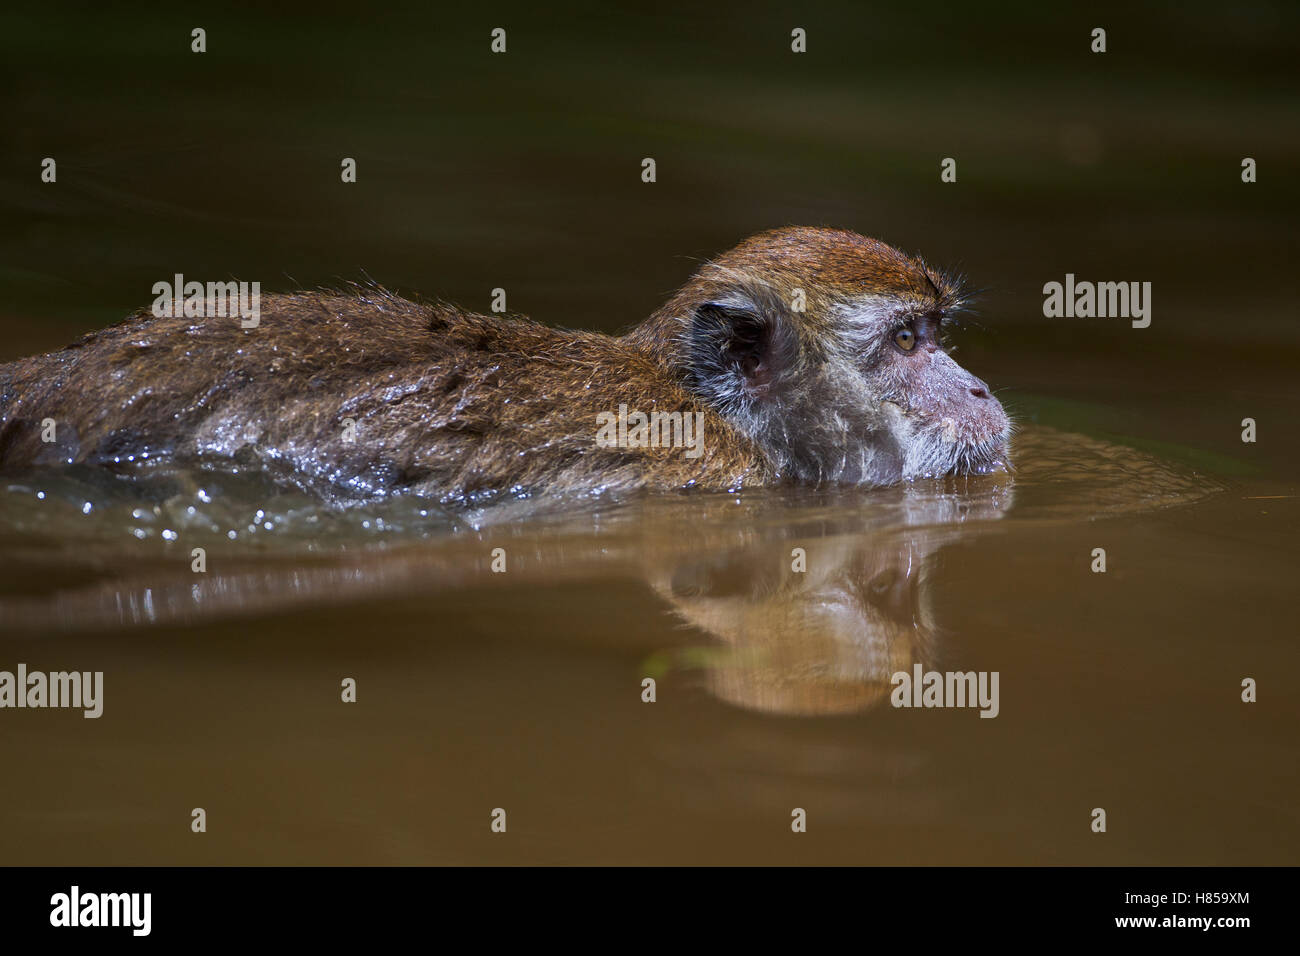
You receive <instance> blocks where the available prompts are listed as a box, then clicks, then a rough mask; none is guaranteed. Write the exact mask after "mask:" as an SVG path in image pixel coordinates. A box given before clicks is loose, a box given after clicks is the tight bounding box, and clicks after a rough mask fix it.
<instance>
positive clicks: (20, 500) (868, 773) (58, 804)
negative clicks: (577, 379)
mask: <svg viewBox="0 0 1300 956" xmlns="http://www.w3.org/2000/svg"><path fill="white" fill-rule="evenodd" d="M1016 456H1017V460H1018V461H1019V462H1020V463H1021V464H1020V466H1019V467H1018V469H1017V471H1016V473H1015V474H1014V475H997V476H986V477H980V478H972V479H968V480H959V481H946V482H920V483H916V484H912V485H907V486H901V487H898V488H889V489H879V490H875V491H848V490H839V491H827V490H812V489H803V490H800V489H785V490H773V491H764V492H754V493H745V494H743V495H673V496H651V497H638V498H633V499H630V500H624V501H609V500H605V499H594V500H589V501H574V502H555V501H549V500H545V499H542V500H531V501H515V502H509V503H502V504H499V505H495V506H492V507H489V508H486V509H483V510H481V511H477V512H469V513H444V512H441V511H440V510H439V509H438V508H437V507H436V506H434V505H432V504H430V503H428V502H417V501H414V500H411V499H397V500H394V501H391V502H386V503H383V504H380V505H374V506H368V507H365V508H358V509H352V510H349V511H338V510H333V509H327V508H324V507H322V506H320V505H317V504H314V503H313V502H311V501H310V500H307V499H304V498H301V497H298V496H296V495H294V494H289V493H284V492H275V491H274V490H272V489H270V488H267V487H265V486H263V485H261V484H260V483H259V482H258V481H257V480H256V479H255V478H253V477H250V476H236V477H231V476H217V475H210V474H155V475H152V476H150V477H149V478H148V479H147V480H140V481H133V482H120V481H118V482H105V481H104V480H103V479H102V478H101V477H99V476H96V475H94V474H86V473H80V474H79V473H73V474H49V473H37V474H33V475H29V476H18V477H10V478H8V479H6V480H5V481H4V483H3V485H0V529H3V530H2V532H0V533H2V535H3V537H2V538H0V541H2V543H3V546H4V547H3V555H4V557H3V563H2V564H0V570H2V571H3V574H0V579H2V580H3V581H4V582H5V587H4V589H3V592H0V614H3V620H4V621H5V625H6V627H5V637H4V638H3V640H2V641H0V648H2V649H3V651H4V654H5V657H4V662H5V664H6V665H7V666H8V667H10V668H11V669H12V667H13V666H15V665H16V664H17V662H18V661H23V662H26V663H27V665H28V667H29V669H32V670H36V669H43V670H47V671H53V670H61V669H69V668H75V669H78V670H102V671H103V672H104V675H105V676H104V687H105V692H104V716H103V717H101V718H99V719H97V720H86V719H84V718H82V717H81V715H80V713H79V712H70V711H50V710H47V711H37V710H22V711H16V710H15V711H9V712H7V713H5V714H4V717H5V719H6V723H7V724H8V727H7V733H6V738H5V744H4V749H5V751H6V761H7V766H8V767H9V768H10V769H11V770H12V771H13V773H12V776H11V779H12V780H14V781H15V782H18V781H21V785H19V786H12V787H7V788H5V790H4V794H3V796H0V814H2V815H3V818H4V819H5V820H7V821H8V822H9V824H10V826H8V827H6V829H5V832H4V835H3V837H0V843H2V844H3V851H4V858H5V859H6V860H9V861H13V862H66V863H85V862H92V863H172V862H183V863H204V862H207V863H238V862H265V863H284V862H293V863H307V862H329V863H355V862H361V863H450V862H458V863H470V862H487V861H495V862H611V863H612V862H629V861H643V862H797V861H821V862H979V861H987V860H990V859H994V860H998V861H1002V862H1115V861H1119V862H1149V861H1154V860H1158V861H1165V862H1204V861H1206V860H1214V861H1221V862H1229V861H1234V862H1259V861H1260V859H1261V858H1263V859H1269V860H1275V861H1282V860H1284V859H1286V858H1287V857H1288V856H1289V855H1290V854H1291V852H1292V851H1293V849H1294V845H1293V843H1290V842H1289V841H1290V840H1291V839H1292V838H1291V837H1290V836H1288V834H1292V833H1294V829H1293V824H1292V822H1291V821H1292V818H1293V810H1294V808H1293V806H1292V805H1291V804H1290V802H1289V799H1288V798H1286V797H1285V794H1286V793H1287V792H1288V791H1287V786H1288V785H1289V783H1288V781H1289V777H1288V776H1287V775H1288V774H1290V772H1291V767H1290V766H1287V765H1286V764H1287V762H1288V761H1289V760H1290V758H1291V757H1292V756H1293V755H1294V746H1295V744H1294V729H1295V725H1294V723H1293V721H1292V718H1293V717H1294V716H1295V714H1294V710H1293V708H1292V706H1291V705H1290V704H1283V705H1280V706H1279V705H1276V704H1274V703H1271V702H1269V703H1267V704H1259V705H1247V704H1243V703H1242V702H1241V701H1240V699H1239V693H1240V687H1239V683H1240V679H1241V678H1242V677H1245V676H1254V677H1256V678H1257V679H1258V680H1259V681H1260V684H1261V686H1262V691H1261V693H1262V694H1263V695H1264V697H1265V700H1267V699H1268V698H1269V697H1272V696H1273V695H1274V694H1280V693H1282V692H1281V691H1280V690H1279V689H1278V688H1277V684H1278V681H1279V677H1278V675H1279V674H1280V673H1281V672H1282V670H1283V668H1284V667H1285V666H1286V662H1288V661H1290V660H1291V659H1292V656H1293V654H1292V650H1291V647H1290V642H1289V640H1288V639H1287V636H1286V635H1284V634H1279V633H1277V632H1276V631H1274V630H1272V629H1271V628H1269V627H1266V626H1261V627H1251V626H1249V625H1248V623H1247V622H1249V621H1251V620H1252V619H1254V620H1255V621H1256V622H1260V621H1266V620H1268V619H1270V617H1271V616H1272V615H1278V616H1280V615H1281V614H1282V613H1283V608H1284V607H1285V606H1287V605H1289V604H1290V602H1291V600H1292V598H1291V594H1290V590H1289V588H1287V587H1282V586H1281V585H1280V584H1279V585H1278V586H1276V587H1271V586H1269V584H1268V583H1267V582H1268V581H1269V580H1276V575H1269V576H1268V577H1267V578H1266V579H1265V581H1264V586H1263V587H1261V586H1260V584H1261V582H1260V574H1259V564H1260V562H1261V561H1262V560H1264V556H1263V555H1261V553H1260V541H1259V540H1256V539H1254V537H1253V536H1252V534H1251V527H1252V525H1254V526H1258V527H1267V526H1268V521H1267V518H1266V517H1265V516H1264V514H1263V512H1264V511H1265V510H1266V508H1267V505H1268V504H1269V503H1270V499H1268V498H1266V497H1264V496H1261V495H1258V494H1251V495H1247V494H1246V493H1247V492H1262V491H1267V490H1268V489H1267V488H1266V487H1264V486H1261V485H1251V486H1244V485H1240V484H1234V483H1232V482H1231V481H1227V480H1225V479H1223V478H1219V477H1212V476H1209V475H1207V474H1204V473H1202V472H1198V471H1197V470H1195V469H1192V468H1189V467H1186V466H1183V465H1179V464H1176V463H1173V462H1169V461H1164V460H1161V459H1160V458H1158V457H1156V456H1153V455H1150V454H1147V453H1145V452H1141V451H1138V450H1135V449H1132V448H1128V447H1124V446H1121V445H1117V444H1113V443H1110V442H1106V441H1101V440H1098V439H1093V438H1088V437H1086V436H1083V435H1080V434H1074V433H1069V432H1063V431H1059V430H1055V429H1050V428H1044V427H1040V426H1029V427H1026V428H1024V429H1022V431H1021V433H1020V435H1019V438H1018V440H1017V447H1016ZM1282 500H1285V499H1282ZM1226 526H1231V527H1232V528H1233V529H1234V531H1233V532H1231V533H1225V532H1224V530H1223V529H1224V528H1225V527H1226ZM1209 528H1218V529H1220V530H1218V531H1214V532H1211V531H1208V530H1207V529H1209ZM1265 538H1267V535H1265ZM1275 544H1276V546H1277V547H1279V548H1281V547H1282V544H1283V543H1282V542H1280V541H1279V542H1276V543H1275ZM194 547H202V548H204V549H205V551H206V554H207V562H208V563H207V571H206V572H205V573H203V574H196V573H194V572H193V571H192V569H191V557H190V554H191V549H192V548H194ZM1097 547H1104V548H1105V549H1106V552H1107V558H1108V569H1107V571H1106V573H1104V574H1095V573H1093V572H1092V571H1091V564H1092V560H1093V559H1092V549H1094V548H1097ZM496 549H502V551H503V552H504V555H505V562H506V563H505V567H506V570H505V571H504V572H494V571H493V570H492V565H493V560H494V551H496ZM795 549H802V550H803V552H804V554H806V562H807V565H806V566H807V570H806V571H805V572H803V573H797V572H795V571H793V570H792V567H793V563H794V558H793V557H792V556H794V555H795V554H796V552H795ZM1273 557H1274V558H1275V557H1276V555H1274V556H1273ZM1243 602H1245V603H1244V604H1243ZM915 664H920V665H921V666H922V667H923V668H924V669H926V670H929V669H937V670H941V671H948V670H956V671H968V670H974V671H977V672H978V671H990V672H991V671H997V672H998V673H999V675H1000V685H999V686H1000V691H999V702H998V703H999V712H998V715H997V717H996V718H993V719H987V718H980V717H979V716H978V711H977V710H972V709H964V710H963V709H946V710H945V709H928V710H927V709H896V708H894V707H892V706H891V705H890V702H889V694H890V692H891V690H892V686H891V684H890V678H891V676H892V674H894V673H895V672H898V671H911V670H912V668H913V666H914V665H915ZM345 677H352V678H354V679H355V680H356V681H357V686H358V695H357V696H358V699H357V702H356V703H352V704H344V703H342V702H341V701H340V682H341V680H342V679H343V678H345ZM647 677H650V678H653V679H654V680H655V681H656V698H657V699H656V701H655V702H653V703H647V702H644V701H643V700H642V687H643V684H642V682H643V680H644V679H645V678H647ZM1268 767H1272V768H1274V772H1275V773H1277V774H1278V776H1277V777H1273V778H1271V782H1270V778H1269V776H1268V775H1267V774H1266V773H1261V772H1260V768H1268ZM195 806H201V807H203V808H204V809H205V810H206V811H207V814H208V819H209V821H210V823H209V827H210V830H209V832H208V833H206V834H202V835H196V834H192V833H190V832H189V812H190V810H191V809H192V807H195ZM1097 806H1101V807H1104V808H1106V809H1107V812H1108V815H1109V819H1110V824H1109V826H1110V829H1109V832H1108V833H1107V834H1105V836H1104V837H1101V836H1097V835H1094V834H1092V833H1091V832H1090V831H1089V827H1088V823H1089V820H1090V817H1089V814H1090V813H1091V811H1092V809H1093V808H1094V807H1097ZM498 807H500V808H503V809H505V810H506V812H507V827H508V829H507V834H506V835H494V834H492V833H491V832H490V830H489V823H490V814H491V812H492V811H493V810H494V809H495V808H498ZM796 807H797V808H803V809H804V810H806V811H807V813H808V817H809V831H808V833H807V834H806V835H805V838H804V839H803V841H802V842H794V841H792V839H791V834H790V832H789V823H790V819H791V813H792V811H793V809H794V808H796ZM1207 820H1212V821H1213V826H1208V825H1207V823H1206V821H1207ZM1193 832H1194V833H1197V834H1198V835H1199V837H1198V839H1197V841H1196V842H1195V843H1194V844H1189V842H1188V834H1189V833H1193ZM1279 836H1281V837H1282V838H1281V839H1279ZM1103 840H1104V841H1105V842H1103Z"/></svg>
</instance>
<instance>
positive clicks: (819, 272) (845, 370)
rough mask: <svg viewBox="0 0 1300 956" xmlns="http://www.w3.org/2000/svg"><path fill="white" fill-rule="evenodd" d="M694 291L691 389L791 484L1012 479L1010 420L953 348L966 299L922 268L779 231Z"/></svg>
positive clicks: (837, 237) (880, 251) (875, 248)
mask: <svg viewBox="0 0 1300 956" xmlns="http://www.w3.org/2000/svg"><path fill="white" fill-rule="evenodd" d="M688 290H689V291H692V292H694V293H695V296H696V298H695V301H694V302H693V303H687V308H688V310H689V311H688V316H687V318H686V320H685V322H684V326H685V328H684V334H683V340H684V346H685V347H684V349H683V350H682V353H681V354H682V356H683V361H684V364H685V377H686V380H687V384H688V386H689V387H690V388H691V389H692V391H694V392H695V393H696V394H697V395H699V396H700V397H701V398H703V399H704V400H705V401H706V402H708V403H709V404H711V405H713V406H714V407H715V408H716V409H717V410H718V411H719V412H720V413H722V414H723V415H724V416H725V417H726V418H727V419H728V420H729V421H731V422H732V423H733V424H734V425H735V426H736V427H737V428H738V429H740V430H741V431H742V432H744V433H745V434H746V435H748V436H749V437H750V438H751V439H753V440H754V441H755V442H756V443H757V444H758V445H759V446H760V447H762V448H763V450H764V452H765V453H766V455H767V456H768V458H769V459H770V461H771V462H772V464H773V466H774V468H775V469H776V470H777V471H778V472H779V473H781V474H782V475H784V476H787V477H789V478H791V479H794V480H798V481H826V482H837V483H847V484H891V483H893V482H897V481H900V480H904V479H912V478H922V477H942V476H946V475H966V474H981V473H986V472H989V471H994V470H1000V469H1004V468H1005V467H1006V465H1007V460H1008V459H1007V442H1008V440H1009V437H1010V422H1009V421H1008V419H1007V415H1006V412H1005V411H1004V410H1003V408H1002V405H1001V404H1000V403H999V402H998V400H997V399H996V398H994V397H993V395H992V393H991V391H990V389H989V387H988V386H987V385H985V383H984V382H982V381H980V380H979V379H978V378H976V377H975V376H974V375H972V374H971V373H969V372H967V371H966V370H965V369H963V368H962V367H961V366H960V365H958V364H957V363H956V362H955V361H953V359H952V358H951V357H950V356H949V355H948V353H947V352H946V351H945V348H944V345H943V342H942V341H941V338H942V336H941V333H942V331H943V328H944V325H945V323H946V322H947V321H948V318H949V316H950V315H951V314H952V313H953V312H956V311H958V310H960V308H961V305H962V302H961V296H960V292H959V291H958V290H957V289H956V287H955V284H954V283H952V282H951V281H950V280H948V279H947V278H946V277H944V276H942V275H939V274H936V273H932V272H931V270H929V269H928V268H927V267H926V266H925V264H924V263H922V262H921V261H920V260H917V259H912V258H909V257H907V256H905V255H903V254H902V253H900V252H898V251H897V250H895V249H892V248H891V247H889V246H886V245H884V244H883V243H879V242H876V241H875V240H870V239H866V238H864V237H862V236H857V235H856V234H854V233H843V232H835V231H831V230H806V229H800V230H778V231H777V232H775V233H765V234H763V235H762V236H759V237H756V238H755V239H753V240H750V241H748V242H747V243H745V244H743V245H742V246H740V247H738V248H737V249H736V250H733V251H732V252H731V253H729V254H728V255H727V256H724V257H723V258H722V259H720V260H719V261H718V262H716V263H713V264H711V265H710V266H709V267H706V268H705V269H704V270H702V271H701V273H700V274H699V276H697V281H696V283H695V286H694V288H693V289H691V287H688Z"/></svg>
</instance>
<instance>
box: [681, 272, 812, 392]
mask: <svg viewBox="0 0 1300 956" xmlns="http://www.w3.org/2000/svg"><path fill="white" fill-rule="evenodd" d="M688 337H689V354H690V373H691V374H690V381H691V385H692V387H693V388H694V390H695V391H696V392H698V393H700V394H701V395H702V396H704V397H705V398H708V399H711V400H713V401H714V402H717V403H719V404H723V405H742V406H743V405H750V404H752V403H754V402H759V401H763V400H764V399H766V398H768V397H769V396H770V395H772V394H773V393H774V392H776V391H777V390H778V389H779V387H780V385H781V384H782V382H783V381H784V380H785V378H786V376H787V374H788V373H789V372H790V371H791V370H792V368H793V366H794V364H795V359H796V356H797V352H798V340H797V338H796V336H795V332H794V329H793V328H792V327H791V324H790V321H789V319H788V318H787V317H786V316H785V314H784V312H783V310H782V309H781V306H780V304H779V302H775V301H774V302H768V303H765V304H764V305H760V304H759V303H758V302H756V301H754V300H753V299H752V298H749V297H744V298H739V297H737V298H727V299H722V300H715V301H710V302H705V303H703V304H702V305H700V306H699V308H697V309H696V310H695V314H694V315H693V316H692V317H691V324H690V328H689V330H688Z"/></svg>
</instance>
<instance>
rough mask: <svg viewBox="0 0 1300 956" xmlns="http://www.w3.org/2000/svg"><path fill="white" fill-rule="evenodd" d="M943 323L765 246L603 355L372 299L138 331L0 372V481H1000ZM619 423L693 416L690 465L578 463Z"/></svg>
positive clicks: (949, 291)
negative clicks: (150, 471) (55, 476)
mask: <svg viewBox="0 0 1300 956" xmlns="http://www.w3.org/2000/svg"><path fill="white" fill-rule="evenodd" d="M960 308H961V296H960V292H959V290H958V289H957V288H956V286H955V285H954V284H953V283H952V282H951V281H950V280H949V279H947V278H945V277H944V276H942V275H940V274H938V273H936V272H934V271H932V270H931V269H929V268H928V267H927V266H926V265H925V264H924V263H923V262H922V261H921V260H919V259H914V258H910V257H908V256H905V255H903V254H902V253H900V252H898V251H897V250H895V249H892V248H890V247H889V246H887V245H885V244H883V243H880V242H877V241H875V240H873V239H867V238H864V237H862V236H859V235H856V234H855V233H851V232H839V231H834V230H826V229H807V228H789V229H779V230H774V231H772V232H767V233H763V234H761V235H758V236H755V237H753V238H752V239H749V240H748V241H746V242H744V243H742V244H741V245H739V246H738V247H736V248H735V249H733V250H732V251H730V252H728V253H726V254H725V255H723V256H721V257H720V258H719V259H717V260H716V261H714V262H712V263H709V264H708V265H706V266H704V267H703V268H702V269H701V270H700V271H699V272H698V273H697V274H696V275H695V276H694V277H693V278H692V279H691V280H690V281H689V282H688V283H687V284H686V285H685V286H684V287H683V288H682V289H681V290H680V291H679V292H678V293H677V294H676V295H675V296H674V297H673V298H672V299H671V300H670V301H669V302H668V303H667V304H666V305H665V306H664V307H663V308H661V309H660V310H659V311H658V312H656V313H655V314H654V315H653V316H651V317H650V318H649V319H647V320H646V321H645V322H644V323H643V324H642V325H640V326H639V327H637V328H636V329H634V330H633V331H632V332H631V333H629V334H628V335H626V336H624V337H622V338H611V337H609V336H604V335H599V334H595V333H590V332H565V331H558V330H554V329H550V328H547V327H545V326H541V325H538V324H536V323H533V322H529V321H523V320H507V319H498V318H492V317H488V316H482V315H473V314H469V313H465V312H461V311H458V310H456V309H454V308H451V307H449V306H442V305H438V306H425V305H417V304H415V303H412V302H408V301H406V300H404V299H400V298H397V297H396V296H392V295H389V294H387V293H384V292H379V291H362V292H360V293H358V294H355V295H335V294H326V293H302V294H298V295H287V296H280V295H276V296H267V297H265V298H264V299H263V300H262V303H261V310H260V311H261V322H260V325H259V326H258V327H256V328H252V329H243V328H241V327H240V322H239V320H238V319H237V318H194V317H189V318H186V317H178V318H154V317H151V316H149V315H148V314H141V315H137V316H135V317H134V318H131V319H129V320H127V321H126V322H124V323H122V324H120V325H117V326H114V327H112V328H109V329H106V330H104V331H102V332H98V333H95V334H93V335H89V336H87V337H86V338H84V339H82V340H81V341H80V342H78V343H76V344H74V345H72V346H70V347H68V348H66V349H63V350H62V351H59V352H52V353H50V354H48V355H43V356H37V357H35V358H29V359H23V360H21V361H18V362H13V363H10V364H8V365H4V366H0V466H8V467H13V466H22V465H30V464H42V463H55V462H59V463H62V462H85V463H90V464H97V465H102V466H106V467H109V468H114V469H124V468H134V467H137V466H138V465H140V464H141V463H145V462H155V461H157V460H160V459H161V460H165V461H173V462H186V461H194V460H200V461H205V462H208V463H215V464H217V465H219V466H220V465H226V466H231V465H233V466H235V467H240V468H242V467H245V466H248V465H258V466H260V467H262V468H264V469H266V470H267V471H268V472H270V473H271V474H273V475H275V476H277V477H280V478H282V479H285V480H288V481H290V482H292V483H294V484H296V485H299V486H301V487H303V488H308V489H311V490H313V491H316V492H320V493H324V494H329V495H332V496H337V497H340V498H368V497H375V496H382V495H386V494H389V493H393V492H399V491H409V490H416V491H423V492H427V493H431V494H436V495H439V496H442V497H444V498H447V499H451V500H468V501H477V500H482V499H483V498H490V497H493V496H497V495H501V494H523V493H528V492H537V491H583V492H586V491H591V490H596V489H610V490H615V489H624V488H644V487H650V488H681V487H700V488H716V489H728V488H738V487H741V486H750V485H755V484H767V483H773V482H776V481H782V480H793V481H802V482H841V483H848V484H888V483H892V482H895V481H898V480H899V479H902V478H911V477H917V476H923V475H943V474H950V473H970V472H982V471H988V470H992V469H997V468H999V467H1001V466H1002V465H1003V463H1004V461H1005V456H1006V450H1005V449H1006V441H1007V437H1008V422H1007V418H1006V415H1005V414H1004V413H1003V411H1002V407H1001V405H1000V404H999V403H998V402H997V400H996V399H994V398H993V396H992V395H991V394H990V393H989V390H988V388H987V386H985V385H984V383H983V382H981V381H980V380H979V379H977V378H975V377H974V376H972V375H971V374H970V373H968V372H966V371H965V370H964V369H962V368H961V367H960V366H959V365H957V364H956V363H955V362H954V361H953V360H952V359H951V358H949V357H948V355H947V354H946V352H945V351H944V350H943V347H942V344H941V342H940V338H941V329H942V327H943V326H944V324H945V323H946V320H947V318H948V316H950V315H951V314H952V313H953V312H955V311H957V310H959V309H960ZM621 406H626V407H627V409H628V410H629V414H630V415H634V414H635V413H641V414H645V415H651V414H653V413H656V412H657V413H660V414H661V415H662V414H669V415H671V414H674V413H681V414H684V415H685V414H691V413H698V414H699V415H700V416H701V417H700V418H699V419H693V418H692V419H690V421H692V422H694V421H701V422H702V427H703V436H702V442H701V445H702V447H701V448H700V449H693V451H696V452H700V451H702V453H701V454H698V455H697V454H692V455H687V454H686V453H685V450H684V449H683V448H681V447H663V446H662V445H658V443H656V445H658V447H646V446H644V445H642V440H643V439H649V438H653V437H663V438H665V439H666V440H667V443H668V444H669V445H670V446H671V444H672V443H673V441H674V440H675V439H676V434H675V433H672V432H671V429H662V432H668V434H666V435H665V434H662V433H661V434H660V435H658V436H647V435H644V434H642V433H641V432H639V431H637V428H636V426H637V424H638V423H637V422H636V421H633V420H632V419H631V418H629V424H630V425H631V426H632V430H631V432H630V433H628V432H624V433H622V434H623V435H625V436H627V440H622V441H620V442H619V447H608V446H607V443H599V442H597V440H596V435H597V416H599V415H605V416H608V415H610V414H612V413H616V412H618V411H619V409H620V407H621ZM46 420H53V422H54V425H55V440H54V441H52V442H51V441H49V440H48V437H49V436H48V435H47V436H45V438H46V440H44V441H43V440H42V438H43V436H42V422H43V421H46ZM47 430H48V429H47ZM648 444H649V441H648V440H647V441H646V442H645V445H648Z"/></svg>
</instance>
